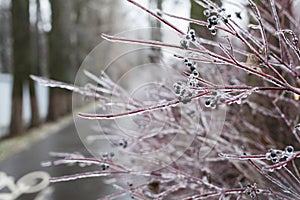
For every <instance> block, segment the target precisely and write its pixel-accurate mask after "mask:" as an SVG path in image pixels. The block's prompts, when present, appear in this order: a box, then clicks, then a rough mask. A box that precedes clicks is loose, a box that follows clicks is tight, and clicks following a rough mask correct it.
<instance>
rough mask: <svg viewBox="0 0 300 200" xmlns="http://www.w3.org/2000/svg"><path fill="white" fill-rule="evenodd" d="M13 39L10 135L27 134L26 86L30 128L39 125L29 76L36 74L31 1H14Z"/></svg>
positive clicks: (36, 106) (34, 94)
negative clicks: (26, 87) (25, 116)
mask: <svg viewBox="0 0 300 200" xmlns="http://www.w3.org/2000/svg"><path fill="white" fill-rule="evenodd" d="M11 11H12V38H13V70H12V71H13V92H12V108H11V122H10V135H9V136H15V135H19V134H23V133H24V132H25V125H24V121H23V88H24V86H25V85H26V84H28V87H29V93H30V106H31V107H30V108H31V121H30V125H29V127H34V126H37V125H39V123H40V116H39V109H38V104H37V98H36V92H35V87H34V82H33V81H32V80H31V79H29V74H31V73H32V72H34V67H33V58H32V48H31V47H32V46H31V32H30V21H29V0H24V1H17V0H13V1H12V7H11Z"/></svg>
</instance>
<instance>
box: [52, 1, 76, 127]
mask: <svg viewBox="0 0 300 200" xmlns="http://www.w3.org/2000/svg"><path fill="white" fill-rule="evenodd" d="M50 4H51V11H52V19H51V20H52V29H51V32H50V34H49V76H50V78H52V79H56V80H61V81H67V82H70V77H71V76H69V72H70V69H71V67H72V64H71V53H70V52H71V35H72V34H71V32H72V18H71V17H72V16H71V13H72V1H70V0H65V1H61V0H51V1H50ZM71 108H72V105H71V94H70V93H67V92H66V91H64V90H61V89H57V88H51V89H50V97H49V107H48V116H47V120H48V121H53V120H56V119H57V118H58V117H60V116H62V115H64V114H66V113H67V112H69V111H71Z"/></svg>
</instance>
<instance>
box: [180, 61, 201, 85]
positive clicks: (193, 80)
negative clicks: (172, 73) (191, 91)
mask: <svg viewBox="0 0 300 200" xmlns="http://www.w3.org/2000/svg"><path fill="white" fill-rule="evenodd" d="M183 61H184V64H185V65H186V66H188V67H189V68H190V71H191V74H190V76H189V77H188V80H187V85H188V86H189V87H197V86H198V83H199V81H198V80H197V78H198V77H199V72H198V70H197V68H196V67H197V63H196V62H195V61H190V60H189V59H188V58H184V60H183Z"/></svg>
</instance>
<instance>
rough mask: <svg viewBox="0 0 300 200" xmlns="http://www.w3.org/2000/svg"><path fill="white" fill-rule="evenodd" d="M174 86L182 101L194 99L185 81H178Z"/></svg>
mask: <svg viewBox="0 0 300 200" xmlns="http://www.w3.org/2000/svg"><path fill="white" fill-rule="evenodd" d="M173 87H174V89H175V95H176V97H177V99H178V100H179V101H180V102H182V103H184V104H187V103H189V102H190V101H191V100H192V96H193V93H192V92H191V89H190V88H189V87H188V86H187V85H186V84H185V83H183V82H181V81H178V82H176V83H175V84H174V85H173Z"/></svg>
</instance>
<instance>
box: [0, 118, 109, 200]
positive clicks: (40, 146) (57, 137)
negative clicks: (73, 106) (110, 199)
mask: <svg viewBox="0 0 300 200" xmlns="http://www.w3.org/2000/svg"><path fill="white" fill-rule="evenodd" d="M49 152H69V153H73V152H80V153H82V154H83V155H85V156H88V155H89V153H88V152H87V150H86V149H85V148H84V146H83V144H82V142H81V140H80V138H79V136H78V134H77V132H76V129H75V125H74V122H73V121H72V122H71V123H70V124H69V125H67V126H66V127H64V128H62V129H61V130H60V131H59V132H58V133H55V134H51V135H49V136H48V137H47V138H45V139H43V140H41V141H38V142H37V143H34V144H33V145H32V146H31V147H30V148H28V149H26V150H24V151H22V152H19V153H17V154H15V155H13V156H11V157H10V158H8V159H7V160H5V161H3V162H1V163H0V171H4V172H5V173H6V174H7V175H9V176H13V177H14V178H15V180H18V179H19V178H20V177H22V176H23V175H25V174H27V173H30V172H32V171H40V170H41V171H46V172H48V173H49V174H50V175H51V176H60V175H67V174H74V173H78V172H83V171H92V170H98V168H97V166H93V167H87V168H81V167H79V166H66V165H61V166H51V167H42V166H41V162H43V161H47V160H50V159H51V157H50V156H49ZM52 159H53V158H52ZM110 189H111V186H109V185H106V184H104V183H103V179H102V178H89V179H80V180H76V181H69V182H61V183H53V184H50V185H49V187H48V188H46V190H44V192H42V193H40V192H39V193H34V194H23V195H22V196H20V197H19V198H17V200H73V199H74V200H95V199H101V197H103V196H105V194H110V193H111V192H110ZM0 192H1V191H0ZM38 196H39V197H40V198H37V197H38Z"/></svg>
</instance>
